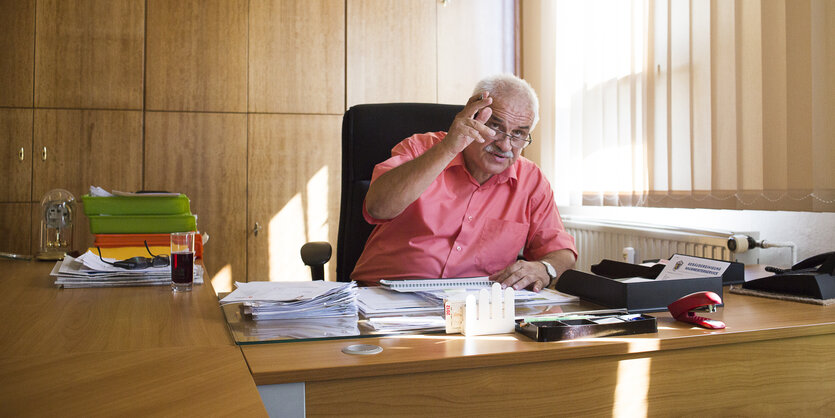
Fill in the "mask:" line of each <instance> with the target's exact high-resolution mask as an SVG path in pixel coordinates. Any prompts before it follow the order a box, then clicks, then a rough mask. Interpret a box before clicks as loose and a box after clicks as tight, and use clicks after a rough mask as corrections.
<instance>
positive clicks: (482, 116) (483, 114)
mask: <svg viewBox="0 0 835 418" xmlns="http://www.w3.org/2000/svg"><path fill="white" fill-rule="evenodd" d="M492 114H493V109H491V108H489V107H485V108H483V109H481V110H480V111H479V112H478V113H477V114H476V115H475V120H477V121H479V122H480V123H487V120H488V119H490V115H492Z"/></svg>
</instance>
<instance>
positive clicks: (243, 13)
mask: <svg viewBox="0 0 835 418" xmlns="http://www.w3.org/2000/svg"><path fill="white" fill-rule="evenodd" d="M147 37H148V60H147V70H146V71H147V88H146V108H147V109H148V110H187V111H207V112H245V111H246V94H247V87H246V84H247V80H246V77H247V74H246V65H247V62H246V57H247V1H246V0H210V1H198V0H188V1H169V0H149V2H148V33H147Z"/></svg>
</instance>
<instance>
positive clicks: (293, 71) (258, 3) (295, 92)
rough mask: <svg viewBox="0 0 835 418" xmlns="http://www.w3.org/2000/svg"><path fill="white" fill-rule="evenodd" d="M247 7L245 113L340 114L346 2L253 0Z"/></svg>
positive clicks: (343, 100) (343, 97) (324, 0)
mask: <svg viewBox="0 0 835 418" xmlns="http://www.w3.org/2000/svg"><path fill="white" fill-rule="evenodd" d="M249 7H250V10H249V106H248V108H249V111H250V112H261V113H264V112H270V113H331V114H341V113H342V111H343V110H344V107H345V2H344V0H340V1H331V0H315V1H314V0H292V1H289V0H253V1H252V2H250V6H249Z"/></svg>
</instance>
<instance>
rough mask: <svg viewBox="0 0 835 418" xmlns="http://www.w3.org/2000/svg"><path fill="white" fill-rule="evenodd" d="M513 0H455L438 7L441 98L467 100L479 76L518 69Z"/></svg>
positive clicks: (460, 102) (448, 101)
mask: <svg viewBox="0 0 835 418" xmlns="http://www.w3.org/2000/svg"><path fill="white" fill-rule="evenodd" d="M515 67H516V6H515V1H513V0H454V1H448V2H446V4H445V5H444V6H442V7H438V102H439V103H453V104H464V103H466V102H467V99H468V98H469V97H470V95H471V94H472V92H473V87H474V86H475V84H476V82H478V81H479V80H480V79H482V78H484V77H486V76H489V75H492V74H498V73H515V72H516V71H515Z"/></svg>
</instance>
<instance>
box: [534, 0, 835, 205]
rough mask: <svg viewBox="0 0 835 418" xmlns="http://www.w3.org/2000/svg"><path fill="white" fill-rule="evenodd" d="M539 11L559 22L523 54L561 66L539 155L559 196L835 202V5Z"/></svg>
mask: <svg viewBox="0 0 835 418" xmlns="http://www.w3.org/2000/svg"><path fill="white" fill-rule="evenodd" d="M524 5H525V4H524V3H523V7H524ZM543 10H550V11H553V13H554V15H553V22H554V25H541V29H539V30H540V33H538V36H541V37H542V38H541V39H539V40H534V39H528V40H525V41H524V42H525V43H524V44H523V53H524V52H525V51H527V53H531V52H532V51H533V52H534V53H536V51H537V49H538V48H539V49H541V48H542V47H543V46H549V47H554V45H555V49H556V54H555V55H556V59H555V64H554V65H553V69H548V68H542V69H537V71H541V72H543V73H547V74H548V75H547V76H548V77H553V84H552V86H553V88H550V89H542V88H540V89H539V93H540V95H541V96H542V97H541V98H542V101H543V102H545V103H552V106H551V107H549V106H548V105H546V106H544V108H547V109H549V111H550V109H553V115H547V114H544V116H545V117H547V116H553V118H554V121H555V122H554V123H553V124H550V125H546V124H543V126H541V127H540V128H539V131H540V132H539V133H538V135H539V136H540V137H541V138H554V141H555V142H554V145H553V147H548V148H547V149H548V150H549V152H552V153H553V158H551V156H548V158H542V163H543V168H544V169H545V170H549V171H550V172H551V174H552V175H551V178H552V180H553V183H554V186H555V189H556V191H557V198H558V203H560V204H571V205H615V206H654V207H684V208H719V209H759V210H800V211H833V210H835V2H832V1H830V0H735V1H723V0H626V1H624V0H592V1H579V0H559V1H557V2H556V3H555V7H545V8H543ZM523 24H524V22H523ZM543 39H544V40H543ZM548 39H552V40H551V41H548ZM540 52H542V51H540ZM523 71H524V69H523ZM546 85H547V83H546ZM548 131H551V132H548ZM543 149H545V148H543Z"/></svg>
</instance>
